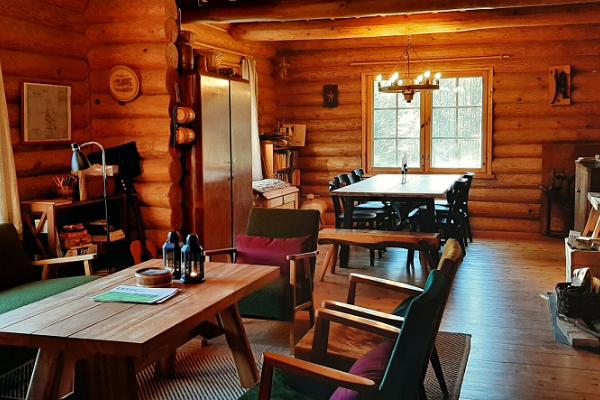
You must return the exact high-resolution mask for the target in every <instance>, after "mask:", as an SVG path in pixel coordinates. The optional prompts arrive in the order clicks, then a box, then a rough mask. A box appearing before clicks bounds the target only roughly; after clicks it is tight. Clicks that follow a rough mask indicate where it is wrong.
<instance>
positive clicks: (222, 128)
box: [200, 76, 233, 249]
mask: <svg viewBox="0 0 600 400" xmlns="http://www.w3.org/2000/svg"><path fill="white" fill-rule="evenodd" d="M200 79H201V81H200V82H201V87H200V94H201V108H202V116H201V118H202V129H201V132H200V135H201V140H202V169H203V171H201V174H202V179H203V185H202V186H203V189H202V190H203V205H202V208H203V217H204V220H203V222H202V225H203V235H202V236H203V238H202V240H203V243H202V244H203V245H204V247H205V248H206V249H217V248H222V247H230V246H231V245H232V244H233V243H232V240H231V239H232V232H231V221H232V212H231V209H232V207H231V141H230V129H231V127H230V123H229V81H228V80H226V79H221V78H214V77H207V76H202V77H201V78H200Z"/></svg>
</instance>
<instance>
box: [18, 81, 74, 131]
mask: <svg viewBox="0 0 600 400" xmlns="http://www.w3.org/2000/svg"><path fill="white" fill-rule="evenodd" d="M22 111H23V112H22V115H23V126H22V127H23V142H24V143H50V142H67V141H70V140H71V87H70V86H63V85H49V84H45V83H29V82H24V83H23V110H22Z"/></svg>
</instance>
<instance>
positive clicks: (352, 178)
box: [333, 172, 393, 230]
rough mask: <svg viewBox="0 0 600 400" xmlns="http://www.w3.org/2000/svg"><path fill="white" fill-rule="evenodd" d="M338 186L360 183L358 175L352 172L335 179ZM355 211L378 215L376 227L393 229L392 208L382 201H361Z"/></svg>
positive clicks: (356, 205)
mask: <svg viewBox="0 0 600 400" xmlns="http://www.w3.org/2000/svg"><path fill="white" fill-rule="evenodd" d="M333 181H334V183H335V184H336V185H339V187H344V186H348V185H351V184H354V183H357V182H360V179H359V177H358V175H356V174H354V172H351V173H349V174H339V175H337V176H336V177H335V178H334V179H333ZM354 209H355V210H359V211H368V212H372V213H375V214H376V215H377V221H376V226H377V228H382V229H387V230H390V229H391V221H392V212H393V210H392V208H391V207H390V206H389V204H385V203H383V202H381V201H359V202H357V203H356V204H355V205H354Z"/></svg>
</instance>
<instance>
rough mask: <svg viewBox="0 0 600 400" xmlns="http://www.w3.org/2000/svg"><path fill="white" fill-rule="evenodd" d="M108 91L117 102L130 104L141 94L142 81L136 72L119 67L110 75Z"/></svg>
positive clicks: (122, 66)
mask: <svg viewBox="0 0 600 400" xmlns="http://www.w3.org/2000/svg"><path fill="white" fill-rule="evenodd" d="M108 91H109V93H110V95H111V96H112V97H113V98H114V99H115V100H117V101H119V102H121V103H128V102H130V101H132V100H134V99H135V98H136V97H137V95H138V94H139V93H140V80H139V78H138V76H137V74H136V73H135V71H134V70H132V69H131V68H129V67H126V66H124V65H118V66H116V67H113V68H112V69H111V70H110V72H109V74H108Z"/></svg>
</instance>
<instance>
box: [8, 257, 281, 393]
mask: <svg viewBox="0 0 600 400" xmlns="http://www.w3.org/2000/svg"><path fill="white" fill-rule="evenodd" d="M161 265H162V261H161V260H151V261H147V262H145V263H142V264H139V265H136V266H134V267H131V268H128V269H125V270H123V271H120V272H118V273H116V274H113V275H109V276H107V277H104V278H101V279H98V280H96V281H94V282H91V283H88V284H85V285H82V286H79V287H77V288H74V289H71V290H69V291H66V292H63V293H60V294H58V295H55V296H52V297H48V298H46V299H44V300H41V301H38V302H36V303H32V304H29V305H27V306H24V307H21V308H19V309H16V310H13V311H10V312H8V313H5V314H2V315H0V345H9V346H24V347H37V348H39V351H38V356H37V359H36V363H35V368H34V372H33V376H32V378H31V383H30V386H29V391H28V393H27V399H56V398H59V396H60V395H61V394H65V389H67V390H68V388H70V387H71V384H73V382H74V384H73V386H72V387H73V388H74V392H73V394H74V397H76V398H82V399H137V398H138V389H137V382H136V371H139V370H140V369H141V368H144V367H145V366H147V365H149V364H150V363H152V362H155V361H159V360H171V361H172V360H173V359H174V358H173V354H174V352H175V350H176V349H177V347H179V346H180V345H182V344H184V343H185V342H187V341H189V340H190V339H191V338H193V337H194V336H196V335H197V332H198V331H197V329H198V326H199V325H200V324H201V323H202V322H204V321H208V320H211V319H214V318H215V317H216V316H217V315H218V316H219V317H220V319H221V321H222V324H223V330H224V332H225V336H226V338H227V343H228V345H229V347H230V349H231V352H232V354H233V358H234V361H235V365H236V368H237V371H238V375H239V377H240V382H241V384H242V386H244V387H250V386H252V385H253V384H254V383H255V382H257V380H258V370H257V368H256V362H255V360H254V356H253V354H252V350H251V348H250V345H249V343H248V338H247V337H246V332H245V330H244V326H243V324H242V321H241V319H240V314H239V311H238V308H237V302H238V301H239V300H241V299H242V298H244V297H246V296H247V295H249V294H251V293H253V292H255V291H256V290H258V289H260V288H261V287H263V286H265V285H266V284H268V283H270V282H272V281H274V280H275V279H277V277H278V276H279V268H277V267H270V266H259V265H244V264H226V263H216V262H212V263H206V281H205V282H204V283H201V284H196V285H181V284H179V283H177V284H176V285H177V286H178V287H180V288H181V289H182V290H181V292H180V293H179V294H177V295H176V296H175V297H173V298H171V299H169V300H167V301H166V302H165V303H163V304H154V305H146V304H127V303H98V302H94V301H92V300H91V297H92V296H94V295H96V294H100V293H103V292H106V291H107V290H110V289H111V288H113V287H115V286H118V285H135V279H134V277H133V276H134V271H135V270H136V269H139V268H144V267H160V266H161ZM74 372H75V373H74ZM73 377H74V381H73ZM61 392H62V393H61Z"/></svg>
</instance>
